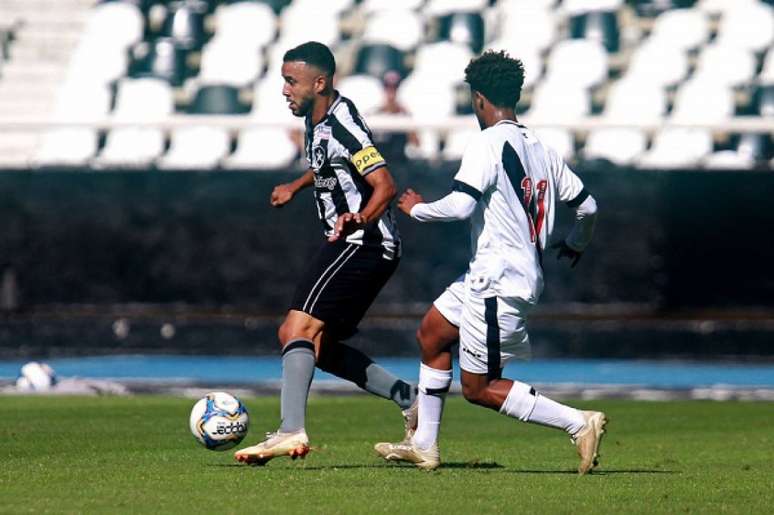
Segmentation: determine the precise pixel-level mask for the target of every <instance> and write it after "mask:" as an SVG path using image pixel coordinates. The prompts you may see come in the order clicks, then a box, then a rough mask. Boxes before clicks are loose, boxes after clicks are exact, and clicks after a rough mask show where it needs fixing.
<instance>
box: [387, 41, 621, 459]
mask: <svg viewBox="0 0 774 515" xmlns="http://www.w3.org/2000/svg"><path fill="white" fill-rule="evenodd" d="M465 81H466V82H467V83H468V84H469V85H470V88H471V92H472V102H473V109H474V112H475V114H476V117H477V119H478V122H479V125H480V127H481V129H482V131H481V132H480V133H479V134H477V135H476V136H475V137H474V138H473V139H472V140H471V141H470V143H469V144H468V148H467V149H466V150H465V154H464V156H463V158H462V163H461V165H460V169H459V171H458V172H457V175H456V176H455V180H454V186H453V191H452V192H451V193H449V194H448V195H447V196H445V197H444V198H442V199H440V200H438V201H436V202H432V203H426V202H425V201H424V200H423V199H422V197H421V195H419V194H417V193H415V192H414V191H412V190H408V191H407V192H406V193H404V194H403V195H402V196H401V198H400V200H399V202H398V207H399V208H400V209H401V210H402V211H403V212H405V213H406V214H408V215H409V216H410V217H411V218H413V219H415V220H418V221H420V222H432V221H451V220H463V219H467V218H470V219H471V226H472V227H471V228H472V232H471V244H472V249H473V256H472V258H471V260H470V263H469V267H468V270H467V271H466V272H465V274H463V275H462V276H461V277H459V278H458V279H457V280H456V281H455V282H453V283H452V284H451V285H450V286H449V287H448V288H447V289H446V291H445V292H444V293H443V294H442V295H441V296H440V297H438V299H436V301H435V302H434V303H433V306H432V307H431V308H430V309H429V310H428V312H427V314H426V315H425V317H424V319H423V320H422V324H421V326H420V329H419V331H418V333H417V337H418V340H419V344H420V348H421V354H422V363H421V367H420V375H419V394H418V405H419V410H418V411H419V414H418V417H419V423H418V426H417V430H416V432H415V433H414V435H413V437H411V438H410V439H408V440H404V441H403V442H400V443H380V444H377V445H376V451H377V452H378V453H379V454H380V455H381V456H382V457H384V458H385V459H387V460H396V461H408V462H411V463H414V464H416V465H417V466H419V467H421V468H424V469H433V468H436V467H438V466H439V464H440V453H439V451H438V444H437V439H438V429H439V426H440V423H441V414H442V410H443V403H444V397H445V395H446V392H447V391H448V390H449V385H450V384H451V380H452V372H451V360H452V358H451V345H452V344H453V343H454V342H455V341H457V340H459V344H460V353H459V355H460V358H459V359H460V369H461V383H462V392H463V395H464V396H465V398H466V399H467V400H468V401H470V402H472V403H474V404H479V405H481V406H484V407H487V408H491V409H494V410H497V411H499V412H500V413H502V414H504V415H507V416H509V417H513V418H516V419H519V420H522V421H525V422H532V423H536V424H541V425H545V426H549V427H555V428H559V429H562V430H564V431H566V432H567V433H568V434H569V435H570V437H571V438H572V439H573V441H574V442H575V445H576V448H577V451H578V454H579V455H580V457H581V462H580V465H579V467H578V472H579V473H580V474H585V473H587V472H589V471H591V469H592V468H593V467H594V466H595V465H596V464H597V458H598V448H599V443H600V441H601V438H602V434H603V433H604V426H605V424H606V422H607V419H606V417H605V414H604V413H601V412H598V411H579V410H577V409H574V408H571V407H569V406H565V405H563V404H560V403H558V402H555V401H553V400H551V399H549V398H548V397H546V396H544V395H542V394H541V393H539V392H536V391H535V389H534V388H533V387H532V386H530V385H528V384H524V383H522V382H519V381H515V380H511V379H505V378H503V377H502V367H503V365H504V364H505V362H506V361H508V360H509V359H511V358H526V357H528V356H529V354H530V347H529V338H528V336H527V330H526V319H527V315H528V314H529V312H530V310H531V309H532V308H533V306H534V305H535V304H536V303H537V301H538V298H539V297H540V294H541V292H542V290H543V266H542V260H543V251H544V249H545V245H546V242H547V241H548V240H549V238H550V237H551V232H552V230H553V225H554V214H555V213H554V211H555V209H554V207H555V204H556V203H557V202H563V203H565V204H566V205H567V206H569V207H570V208H572V209H575V213H576V222H575V227H574V228H573V230H572V232H571V233H570V234H569V236H568V237H567V238H566V239H565V240H563V241H561V242H559V243H558V244H556V245H555V247H556V248H557V249H558V252H559V254H558V256H557V257H569V258H570V259H571V260H572V261H571V264H572V266H575V264H576V263H577V261H578V259H580V257H581V255H582V253H583V250H584V249H585V248H586V246H587V245H588V244H589V242H590V240H591V236H592V233H593V229H594V221H595V217H596V211H597V207H596V202H595V201H594V199H593V198H592V197H591V195H589V193H588V192H587V191H586V190H585V189H584V187H583V183H582V182H581V180H580V179H579V178H578V176H577V175H575V174H574V173H573V172H572V170H570V168H569V167H568V166H567V165H566V164H565V163H564V162H563V161H562V159H561V158H560V157H559V156H558V155H557V153H556V152H555V151H553V150H552V149H550V148H548V147H546V146H544V145H543V144H542V143H541V142H540V141H539V140H538V139H537V138H536V137H535V135H534V133H533V132H532V131H530V130H529V129H528V128H526V127H524V126H523V125H521V124H519V123H518V121H517V120H516V115H515V113H514V109H515V107H516V102H517V101H518V99H519V95H520V92H521V87H522V84H523V82H524V69H523V66H522V64H521V61H519V60H516V59H513V58H511V57H509V56H508V54H506V53H505V52H493V51H488V52H485V53H484V54H483V55H481V56H480V57H478V58H476V59H473V60H472V61H471V62H470V64H469V65H468V66H467V68H466V69H465Z"/></svg>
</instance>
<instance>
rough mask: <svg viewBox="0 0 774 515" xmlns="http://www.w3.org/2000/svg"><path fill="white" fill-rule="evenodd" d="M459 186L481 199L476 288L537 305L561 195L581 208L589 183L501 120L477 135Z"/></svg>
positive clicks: (472, 278) (475, 220)
mask: <svg viewBox="0 0 774 515" xmlns="http://www.w3.org/2000/svg"><path fill="white" fill-rule="evenodd" d="M454 188H455V189H456V190H458V191H462V192H465V193H468V194H469V195H471V196H473V198H474V199H476V201H477V203H476V207H475V210H474V211H473V215H472V217H471V225H472V232H471V246H472V253H473V256H472V258H471V260H470V269H469V278H468V280H469V288H470V289H471V290H472V291H473V292H476V293H477V294H478V295H480V296H482V297H487V296H493V295H496V296H499V297H517V298H520V299H523V300H524V301H526V302H528V303H530V304H534V303H536V302H537V300H538V298H539V297H540V294H541V292H542V291H543V269H542V255H543V250H544V249H545V245H546V242H548V240H549V238H550V237H551V232H552V230H553V226H554V212H555V209H554V207H555V204H556V201H557V200H559V201H562V202H566V203H567V204H568V205H569V206H570V207H577V206H578V205H580V204H581V202H583V200H585V198H586V197H588V193H587V192H586V190H585V189H584V188H583V183H582V182H581V180H580V179H579V178H578V176H577V175H575V174H574V173H573V172H572V170H570V168H569V167H568V166H567V165H566V164H565V163H564V161H563V160H562V159H561V158H560V157H559V156H558V155H557V153H556V152H555V151H554V150H552V149H550V148H548V147H546V146H544V145H543V144H542V143H541V142H540V141H539V140H538V139H537V138H536V137H535V135H534V134H533V133H532V131H530V130H529V129H527V128H526V127H524V126H523V125H520V124H518V123H516V122H512V121H500V122H498V123H497V124H495V125H494V126H492V127H489V128H487V129H485V130H483V131H482V132H481V133H479V134H477V135H476V136H474V137H473V138H472V140H471V141H470V143H469V145H468V147H467V149H466V150H465V154H464V155H463V158H462V164H461V165H460V169H459V171H458V172H457V174H456V175H455V177H454Z"/></svg>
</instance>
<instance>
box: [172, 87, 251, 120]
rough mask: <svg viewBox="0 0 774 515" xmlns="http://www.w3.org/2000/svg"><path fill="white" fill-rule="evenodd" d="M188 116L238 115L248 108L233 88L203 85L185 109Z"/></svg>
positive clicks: (237, 90)
mask: <svg viewBox="0 0 774 515" xmlns="http://www.w3.org/2000/svg"><path fill="white" fill-rule="evenodd" d="M187 111H188V113H190V114H240V113H246V112H248V111H250V106H249V105H247V104H246V103H245V102H243V101H242V100H241V99H240V94H239V89H238V88H235V87H233V86H229V85H225V84H219V85H203V86H201V87H199V89H198V90H197V91H196V95H195V96H194V99H193V102H191V104H190V105H189V106H188V109H187Z"/></svg>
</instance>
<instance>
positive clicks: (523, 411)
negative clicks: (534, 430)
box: [500, 381, 537, 421]
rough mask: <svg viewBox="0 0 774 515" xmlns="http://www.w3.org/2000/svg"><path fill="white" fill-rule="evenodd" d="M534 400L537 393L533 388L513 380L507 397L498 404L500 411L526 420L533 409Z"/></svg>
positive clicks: (535, 400)
mask: <svg viewBox="0 0 774 515" xmlns="http://www.w3.org/2000/svg"><path fill="white" fill-rule="evenodd" d="M536 402H537V393H535V389H534V388H532V387H531V386H530V385H528V384H525V383H521V382H519V381H514V382H513V386H511V390H510V391H509V392H508V397H506V398H505V402H503V405H502V406H500V413H502V414H503V415H508V416H509V417H513V418H518V419H519V420H521V421H526V420H527V419H529V416H530V415H531V414H532V410H534V409H535V403H536Z"/></svg>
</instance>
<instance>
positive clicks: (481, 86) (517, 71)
mask: <svg viewBox="0 0 774 515" xmlns="http://www.w3.org/2000/svg"><path fill="white" fill-rule="evenodd" d="M465 82H467V83H468V84H470V89H472V90H473V91H478V92H479V93H481V94H482V95H484V96H485V97H486V98H487V100H489V101H490V102H491V103H493V104H494V105H496V106H497V107H508V108H511V109H512V108H514V107H516V103H517V102H518V101H519V98H520V97H521V87H522V86H523V85H524V65H523V64H522V62H521V61H520V60H518V59H514V58H513V57H511V56H509V55H508V53H507V52H506V51H505V50H500V51H499V52H495V51H494V50H487V51H486V52H484V53H483V54H481V55H480V56H478V57H476V58H474V59H471V61H470V63H468V65H467V67H465Z"/></svg>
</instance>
